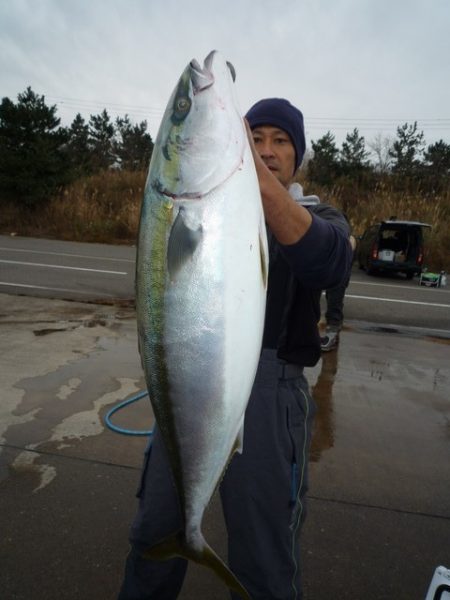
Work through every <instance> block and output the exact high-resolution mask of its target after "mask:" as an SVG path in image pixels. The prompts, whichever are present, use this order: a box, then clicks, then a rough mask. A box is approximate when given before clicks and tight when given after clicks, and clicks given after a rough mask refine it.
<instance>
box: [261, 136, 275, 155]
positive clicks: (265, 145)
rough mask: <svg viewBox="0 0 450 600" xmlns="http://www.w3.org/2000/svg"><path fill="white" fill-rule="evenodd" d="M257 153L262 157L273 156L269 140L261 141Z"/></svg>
mask: <svg viewBox="0 0 450 600" xmlns="http://www.w3.org/2000/svg"><path fill="white" fill-rule="evenodd" d="M259 153H260V155H261V157H263V156H273V145H272V142H271V141H270V140H263V141H261V142H260V144H259Z"/></svg>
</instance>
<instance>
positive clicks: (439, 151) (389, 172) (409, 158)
mask: <svg viewBox="0 0 450 600" xmlns="http://www.w3.org/2000/svg"><path fill="white" fill-rule="evenodd" d="M367 146H368V147H367ZM367 146H366V141H365V139H364V137H363V136H362V135H360V133H359V131H358V129H354V130H353V131H352V132H351V133H348V134H347V136H346V138H345V141H344V142H343V143H342V147H341V149H339V148H338V147H337V146H336V142H335V137H334V135H333V134H332V133H331V132H330V131H328V132H327V133H326V134H325V135H324V136H322V137H321V138H320V139H318V140H317V141H313V142H312V158H311V159H310V161H309V162H308V168H307V173H308V178H309V180H310V181H312V182H315V183H318V184H320V185H322V186H325V187H331V186H336V185H343V186H346V184H349V185H352V186H356V187H357V188H359V189H366V190H370V189H373V188H374V186H376V185H377V183H379V182H380V181H383V182H388V183H389V184H390V185H391V187H392V189H396V190H404V191H415V192H422V193H427V194H429V195H436V194H439V193H441V192H443V191H444V190H447V189H448V188H449V183H450V144H447V143H445V142H444V141H443V140H442V139H441V140H439V141H438V142H435V143H434V144H431V145H428V146H426V143H425V138H424V133H423V131H419V129H418V126H417V122H414V123H412V124H408V123H404V124H403V125H401V126H399V127H397V133H396V138H395V139H390V138H388V137H385V138H383V137H382V136H381V135H378V136H376V137H375V139H374V140H373V141H372V142H371V143H369V144H368V145H367Z"/></svg>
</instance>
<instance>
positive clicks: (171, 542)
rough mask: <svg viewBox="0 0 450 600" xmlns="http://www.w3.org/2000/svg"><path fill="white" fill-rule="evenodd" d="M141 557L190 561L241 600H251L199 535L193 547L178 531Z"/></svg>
mask: <svg viewBox="0 0 450 600" xmlns="http://www.w3.org/2000/svg"><path fill="white" fill-rule="evenodd" d="M142 556H143V558H146V559H149V560H168V559H170V558H174V557H176V556H180V557H181V558H185V559H187V560H192V561H194V562H196V563H197V564H199V565H203V566H205V567H208V569H211V570H212V571H214V573H215V574H216V575H217V576H218V577H219V579H221V580H222V581H223V583H225V585H227V586H228V587H229V588H230V589H231V590H233V591H234V592H236V594H239V596H240V597H241V598H242V599H243V600H251V597H250V596H249V594H248V592H247V590H246V589H245V588H244V586H243V585H242V584H241V583H240V581H239V580H238V579H237V577H236V576H235V575H234V574H233V573H232V572H231V571H230V569H229V568H228V567H227V565H226V564H225V563H224V562H223V561H222V559H221V558H219V556H217V554H216V553H215V552H214V550H213V549H212V548H211V546H209V545H208V544H207V543H206V541H205V539H204V538H203V536H202V535H201V533H200V534H199V536H197V537H196V540H195V546H194V545H193V544H191V545H190V544H189V543H188V542H187V540H186V538H185V536H184V534H183V533H182V532H181V531H180V532H178V533H176V534H174V535H172V536H170V537H167V538H165V539H163V540H162V541H161V542H159V543H157V544H156V545H155V546H152V547H151V548H148V549H147V550H145V551H144V552H142Z"/></svg>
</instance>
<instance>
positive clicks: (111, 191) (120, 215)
mask: <svg viewBox="0 0 450 600" xmlns="http://www.w3.org/2000/svg"><path fill="white" fill-rule="evenodd" d="M145 180H146V172H143V171H141V172H127V171H112V172H106V173H101V174H98V175H94V176H92V177H88V178H85V179H81V180H78V181H76V182H75V183H73V184H72V185H71V186H69V187H67V188H65V189H63V190H61V191H60V193H59V194H58V195H57V196H55V197H54V198H52V199H50V200H49V202H48V203H46V204H45V205H44V206H42V207H40V208H39V209H37V210H35V211H33V212H30V211H26V212H25V211H21V210H20V209H19V208H17V207H16V206H14V205H13V204H3V207H2V211H1V214H0V232H1V233H3V234H16V235H25V236H34V237H48V238H57V239H63V240H73V241H84V242H103V243H113V244H133V243H135V241H136V235H137V228H138V222H139V212H140V204H141V200H142V196H143V193H144V186H145ZM300 181H301V183H302V185H303V186H304V190H305V193H317V194H318V195H319V196H320V197H321V200H322V201H323V202H329V203H330V204H332V205H333V206H336V207H338V208H340V209H342V210H343V211H344V212H345V213H346V215H347V217H348V219H349V221H350V223H351V226H352V230H353V233H354V235H360V234H362V232H363V231H364V229H365V228H366V227H368V226H369V225H371V224H372V223H375V222H377V221H379V220H381V219H387V218H389V217H390V216H392V215H396V216H397V218H398V219H406V220H417V221H423V222H425V223H429V224H430V225H431V226H432V228H431V230H427V232H426V257H425V265H426V266H427V267H428V269H429V270H432V271H433V270H434V271H435V270H441V269H445V270H447V271H448V270H450V191H447V192H446V193H444V194H441V195H439V196H430V197H424V196H422V195H419V194H417V193H416V194H415V193H412V192H398V191H393V190H392V189H390V188H389V187H388V186H385V187H383V186H382V185H379V186H378V187H377V189H375V190H373V191H369V192H367V191H365V192H364V194H361V195H359V192H358V190H356V189H354V188H352V187H349V186H346V188H345V189H344V188H339V187H335V188H333V189H332V190H326V189H318V188H317V187H315V188H314V189H313V188H312V187H311V186H309V184H308V181H307V180H306V179H305V177H304V176H302V175H301V176H300Z"/></svg>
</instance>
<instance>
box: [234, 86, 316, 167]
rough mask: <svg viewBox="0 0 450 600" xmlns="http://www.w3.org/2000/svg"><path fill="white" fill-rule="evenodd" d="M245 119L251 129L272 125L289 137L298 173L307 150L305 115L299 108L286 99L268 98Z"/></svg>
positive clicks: (251, 109) (257, 104) (255, 105)
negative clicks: (293, 149)
mask: <svg viewBox="0 0 450 600" xmlns="http://www.w3.org/2000/svg"><path fill="white" fill-rule="evenodd" d="M245 118H246V119H247V121H248V122H249V125H250V128H251V129H254V128H255V127H258V126H259V125H272V126H273V127H279V128H280V129H282V130H283V131H285V132H286V133H287V134H288V135H289V137H290V138H291V141H292V144H293V145H294V148H295V171H296V170H297V169H298V167H299V166H300V165H301V163H302V160H303V156H304V154H305V148H306V141H305V128H304V125H303V115H302V113H301V112H300V111H299V110H298V108H295V106H293V105H292V104H291V103H290V102H289V101H288V100H285V99H284V98H266V99H264V100H260V101H259V102H257V103H256V104H254V105H253V106H252V107H251V108H250V110H249V111H248V113H247V114H246V115H245Z"/></svg>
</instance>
